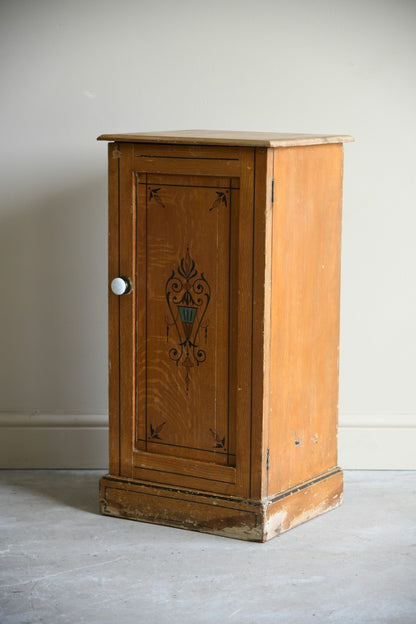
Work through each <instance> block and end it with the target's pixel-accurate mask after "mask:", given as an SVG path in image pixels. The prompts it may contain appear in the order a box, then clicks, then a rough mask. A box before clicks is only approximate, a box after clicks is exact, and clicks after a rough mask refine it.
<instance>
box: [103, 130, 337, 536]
mask: <svg viewBox="0 0 416 624" xmlns="http://www.w3.org/2000/svg"><path fill="white" fill-rule="evenodd" d="M208 134H209V135H210V140H211V139H213V138H214V137H213V136H212V135H211V133H208ZM126 136H127V135H126ZM128 136H130V135H128ZM180 138H184V136H182V135H181V137H180ZM217 140H218V144H215V145H214V144H212V145H202V144H200V145H195V144H193V143H192V142H191V141H190V144H161V143H160V142H159V141H156V139H155V141H156V142H154V143H151V142H150V143H149V142H147V141H146V142H143V143H140V142H136V140H135V139H131V140H130V141H124V140H121V141H120V142H115V143H112V144H110V146H109V282H110V283H111V280H112V279H113V278H114V277H117V276H118V275H121V276H124V277H128V278H129V279H130V280H131V284H132V289H131V292H130V293H129V294H126V295H123V296H120V297H118V296H116V295H114V294H113V293H112V292H111V291H110V294H109V352H110V367H109V368H110V474H109V475H107V476H106V477H104V478H103V479H102V482H101V499H102V512H103V513H105V514H109V515H116V516H123V517H129V518H132V519H138V520H145V521H149V522H156V523H161V524H170V525H172V526H181V527H184V528H191V529H195V530H201V531H207V532H214V533H218V534H221V535H228V536H232V537H239V538H241V539H252V540H256V541H265V540H267V539H270V537H273V535H275V534H278V533H280V532H281V531H283V530H287V529H288V528H292V527H293V526H296V524H299V523H300V522H302V521H304V520H306V519H309V518H311V517H313V516H315V515H317V514H318V513H322V512H324V511H327V510H329V509H331V508H333V507H334V506H336V505H337V504H339V503H340V500H341V494H342V472H341V471H340V469H339V468H338V467H337V459H336V456H337V449H336V426H337V410H336V401H337V391H338V373H337V349H338V327H339V259H340V257H339V245H340V215H341V213H340V208H341V181H342V145H341V144H340V140H339V141H338V143H335V144H333V143H331V144H329V145H326V144H324V143H321V144H316V145H313V146H302V145H298V144H297V145H296V147H293V146H289V147H278V148H273V147H264V146H257V147H251V146H240V145H238V144H236V143H235V142H233V141H235V137H234V139H232V140H231V139H229V144H228V145H222V144H221V141H223V140H225V139H224V136H223V135H219V136H218V137H217ZM240 140H242V139H241V137H240ZM246 140H247V139H246ZM253 140H254V139H253ZM255 140H257V141H258V140H259V138H258V137H256V138H255ZM269 140H270V138H269Z"/></svg>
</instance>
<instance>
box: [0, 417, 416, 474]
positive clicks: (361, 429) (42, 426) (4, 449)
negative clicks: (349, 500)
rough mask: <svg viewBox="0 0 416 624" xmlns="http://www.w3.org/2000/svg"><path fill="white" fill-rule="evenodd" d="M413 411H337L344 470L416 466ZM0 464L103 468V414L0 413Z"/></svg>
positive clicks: (105, 462)
mask: <svg viewBox="0 0 416 624" xmlns="http://www.w3.org/2000/svg"><path fill="white" fill-rule="evenodd" d="M415 447H416V414H413V415H412V414H410V415H401V414H389V415H374V414H367V415H366V414H361V415H342V414H341V416H340V423H339V433H338V448H339V465H340V466H342V468H344V469H345V470H366V469H367V470H416V453H415V452H414V449H415ZM0 468H12V469H13V468H29V469H30V468H34V469H36V468H45V469H59V468H63V469H65V468H67V469H71V468H73V469H84V468H85V469H94V468H96V469H100V470H106V469H108V416H107V414H106V413H94V414H85V413H83V414H82V413H77V414H68V413H41V412H31V413H23V412H0Z"/></svg>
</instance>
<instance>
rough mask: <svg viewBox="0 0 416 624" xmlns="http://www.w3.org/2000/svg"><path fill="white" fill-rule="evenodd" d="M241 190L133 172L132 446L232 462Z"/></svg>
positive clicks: (221, 183)
mask: <svg viewBox="0 0 416 624" xmlns="http://www.w3.org/2000/svg"><path fill="white" fill-rule="evenodd" d="M237 193H238V189H233V188H231V180H230V179H227V178H223V179H220V180H218V181H217V184H216V185H215V186H208V185H207V181H206V180H204V178H200V179H198V178H195V177H193V178H192V179H187V177H186V176H183V177H181V178H180V179H178V178H177V177H175V176H170V175H166V176H159V177H158V181H157V184H155V183H154V182H152V181H149V180H148V176H147V175H146V174H142V175H138V176H137V194H136V197H137V230H138V237H137V265H136V266H137V279H136V283H137V285H138V287H137V289H136V296H137V304H136V309H140V310H142V313H141V314H140V319H139V323H138V329H137V359H136V361H137V374H136V379H137V388H138V397H137V399H138V400H137V403H136V444H135V445H136V448H137V449H138V450H144V451H147V452H149V453H158V454H164V455H165V454H166V455H172V456H174V457H184V458H192V459H196V460H199V461H207V462H214V463H217V464H219V465H231V466H234V465H235V424H234V422H233V419H230V396H229V394H230V387H229V386H230V384H229V372H230V371H229V369H230V357H229V354H230V350H232V347H233V345H230V333H229V326H230V320H231V319H230V308H231V306H232V304H234V305H235V303H236V302H233V301H232V298H233V291H234V290H235V289H233V279H235V275H234V277H233V271H232V267H235V261H234V262H233V256H235V253H236V243H237V241H236V240H235V239H236V236H237V235H238V230H237V231H236V230H235V228H233V227H232V211H233V208H234V206H233V200H234V199H235V198H236V197H237Z"/></svg>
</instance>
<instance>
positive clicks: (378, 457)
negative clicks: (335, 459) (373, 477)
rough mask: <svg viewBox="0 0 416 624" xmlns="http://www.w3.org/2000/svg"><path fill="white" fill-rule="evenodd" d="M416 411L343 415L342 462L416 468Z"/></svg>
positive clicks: (355, 465) (376, 467) (366, 466)
mask: <svg viewBox="0 0 416 624" xmlns="http://www.w3.org/2000/svg"><path fill="white" fill-rule="evenodd" d="M415 448H416V414H405V415H403V414H396V415H395V414H388V415H375V414H361V415H354V416H353V415H340V418H339V429H338V456H339V465H340V466H341V467H342V468H344V469H350V470H354V469H359V470H416V452H415Z"/></svg>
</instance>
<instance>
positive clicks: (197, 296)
mask: <svg viewBox="0 0 416 624" xmlns="http://www.w3.org/2000/svg"><path fill="white" fill-rule="evenodd" d="M210 298H211V288H210V286H209V284H208V282H207V280H206V279H205V277H204V274H203V273H199V272H198V271H197V269H196V266H195V261H194V260H193V259H192V258H191V256H190V254H189V248H187V250H186V254H185V256H184V257H183V258H182V260H181V261H180V263H179V266H178V267H177V270H176V271H175V270H173V271H172V275H171V276H170V277H169V279H168V281H167V282H166V301H167V304H168V308H169V312H170V319H169V318H167V323H166V335H167V339H169V328H170V327H172V326H174V327H175V328H176V332H177V339H178V344H177V345H175V346H174V347H171V349H169V357H170V359H171V360H173V361H174V362H176V365H177V366H179V364H181V365H182V366H184V368H185V370H186V373H185V389H186V394H188V392H189V384H190V369H191V368H194V367H195V366H199V365H200V364H202V363H203V362H205V360H206V357H207V354H206V351H205V350H204V349H203V348H202V347H201V346H200V345H199V344H198V334H199V331H200V329H204V331H205V342H206V338H207V332H208V323H207V322H206V321H205V315H206V311H207V308H208V305H209V301H210Z"/></svg>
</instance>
